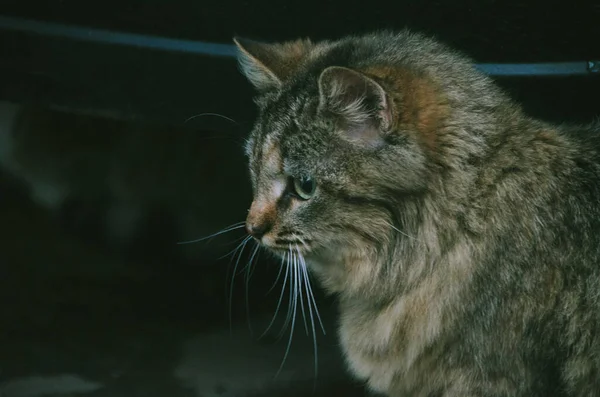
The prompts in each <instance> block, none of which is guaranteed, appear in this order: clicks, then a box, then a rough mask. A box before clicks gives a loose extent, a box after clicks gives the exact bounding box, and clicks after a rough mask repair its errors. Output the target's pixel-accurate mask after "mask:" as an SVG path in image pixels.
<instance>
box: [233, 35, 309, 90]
mask: <svg viewBox="0 0 600 397" xmlns="http://www.w3.org/2000/svg"><path fill="white" fill-rule="evenodd" d="M233 41H234V43H235V45H236V46H237V49H238V56H237V58H238V62H239V65H240V69H241V70H242V73H244V75H245V76H246V77H247V78H248V80H250V82H251V83H252V85H254V87H255V88H256V89H257V90H258V91H261V92H264V91H270V90H274V89H278V88H280V87H281V85H282V84H283V82H284V81H285V80H286V79H287V78H289V77H290V76H292V75H293V74H294V73H295V72H296V70H297V68H298V67H299V65H300V64H301V62H302V60H303V59H304V58H305V57H306V56H307V55H308V53H309V52H310V50H311V49H312V47H313V44H312V43H311V42H310V40H308V39H306V40H296V41H290V42H285V43H274V44H270V43H262V42H259V41H254V40H249V39H243V38H241V37H235V38H234V39H233Z"/></svg>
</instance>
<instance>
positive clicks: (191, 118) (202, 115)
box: [183, 113, 239, 125]
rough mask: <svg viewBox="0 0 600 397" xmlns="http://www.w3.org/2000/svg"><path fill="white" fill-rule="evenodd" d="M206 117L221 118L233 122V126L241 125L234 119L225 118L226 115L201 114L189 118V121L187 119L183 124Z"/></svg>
mask: <svg viewBox="0 0 600 397" xmlns="http://www.w3.org/2000/svg"><path fill="white" fill-rule="evenodd" d="M204 116H213V117H220V118H222V119H225V120H227V121H230V122H232V123H233V124H236V125H239V124H238V122H237V121H235V120H234V119H232V118H229V117H227V116H224V115H222V114H219V113H199V114H196V115H193V116H191V117H188V118H187V119H186V120H185V121H184V122H183V124H186V123H188V122H189V121H192V120H194V119H196V118H198V117H204Z"/></svg>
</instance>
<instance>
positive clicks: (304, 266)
mask: <svg viewBox="0 0 600 397" xmlns="http://www.w3.org/2000/svg"><path fill="white" fill-rule="evenodd" d="M300 261H301V263H302V270H303V271H304V275H305V277H306V285H307V286H308V290H309V291H310V299H311V300H312V303H313V306H314V308H315V314H316V315H317V319H318V320H319V324H320V326H321V330H322V331H323V335H326V334H327V332H325V327H324V326H323V321H321V316H320V315H319V309H318V308H317V302H316V301H315V295H314V293H313V290H312V287H311V285H310V275H309V274H308V271H307V270H306V268H307V266H306V261H305V260H304V257H303V256H302V255H300Z"/></svg>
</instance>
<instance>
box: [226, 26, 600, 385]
mask: <svg viewBox="0 0 600 397" xmlns="http://www.w3.org/2000/svg"><path fill="white" fill-rule="evenodd" d="M234 42H235V44H236V46H237V49H238V60H239V65H240V69H241V71H242V72H243V74H244V75H245V76H246V77H247V78H248V80H249V81H250V83H251V84H252V85H253V86H254V88H255V90H256V97H255V102H256V104H257V108H258V116H257V119H256V121H255V125H254V127H253V129H252V131H251V132H250V135H249V137H248V138H247V145H246V154H247V157H248V162H249V171H250V179H251V183H252V187H253V197H254V198H253V201H252V204H251V206H250V210H249V213H248V216H247V221H246V227H247V230H248V233H249V234H250V235H252V236H253V237H254V239H255V240H256V241H258V242H260V244H261V245H262V246H263V247H266V248H267V249H268V250H269V251H270V252H272V253H273V254H275V255H278V256H280V257H284V259H287V260H289V261H299V262H300V263H303V264H304V263H305V266H307V268H308V269H310V272H311V273H313V274H314V275H316V277H317V279H318V281H319V282H320V284H321V285H322V286H323V287H324V289H325V290H326V291H327V292H328V293H330V294H332V295H335V296H337V300H338V302H339V311H340V323H339V338H340V340H341V345H342V348H343V352H344V355H345V357H346V362H347V365H348V367H349V369H350V371H351V373H352V374H353V375H354V376H355V377H356V378H358V379H360V380H363V381H364V382H365V383H366V384H367V385H368V387H369V389H370V390H372V391H374V392H378V393H382V394H384V395H387V396H393V397H400V396H402V397H406V396H444V397H454V396H488V397H490V396H512V397H519V396H528V397H530V396H540V397H541V396H559V395H560V396H600V292H599V291H600V152H599V149H600V139H599V137H600V126H599V125H598V124H590V125H581V126H578V125H572V126H569V125H561V126H558V125H551V124H549V123H547V122H544V121H541V120H537V119H534V118H532V117H529V116H528V115H526V114H525V112H524V111H523V110H522V108H521V106H519V105H518V104H517V103H515V102H514V101H513V100H512V99H511V98H509V96H508V95H507V94H505V93H504V92H503V91H502V90H501V89H500V88H499V87H497V85H496V84H495V83H494V82H493V81H492V80H491V79H490V78H489V77H488V76H486V75H484V74H483V73H481V72H480V71H478V70H477V69H476V68H475V66H474V64H473V63H472V61H471V60H470V59H469V58H468V57H467V56H465V55H463V54H462V53H460V52H458V51H456V50H454V49H452V48H449V47H448V46H447V45H445V44H443V43H441V42H439V41H438V40H437V39H435V38H431V37H428V36H425V35H422V34H420V33H415V32H411V31H408V30H403V31H398V32H392V31H380V32H375V33H369V34H363V35H356V36H350V37H345V38H341V39H339V40H332V41H320V42H314V43H313V42H311V41H310V40H308V39H302V40H297V41H289V42H283V43H265V42H258V41H254V40H249V39H244V38H235V39H234Z"/></svg>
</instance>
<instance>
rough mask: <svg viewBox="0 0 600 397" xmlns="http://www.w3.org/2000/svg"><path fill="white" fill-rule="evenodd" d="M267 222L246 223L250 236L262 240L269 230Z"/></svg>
mask: <svg viewBox="0 0 600 397" xmlns="http://www.w3.org/2000/svg"><path fill="white" fill-rule="evenodd" d="M268 228H269V227H268V225H267V223H266V222H246V230H247V231H248V234H250V235H251V236H252V237H254V238H255V239H257V240H260V239H261V238H262V237H263V236H264V235H265V234H266V233H267V232H268V231H269V230H268Z"/></svg>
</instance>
